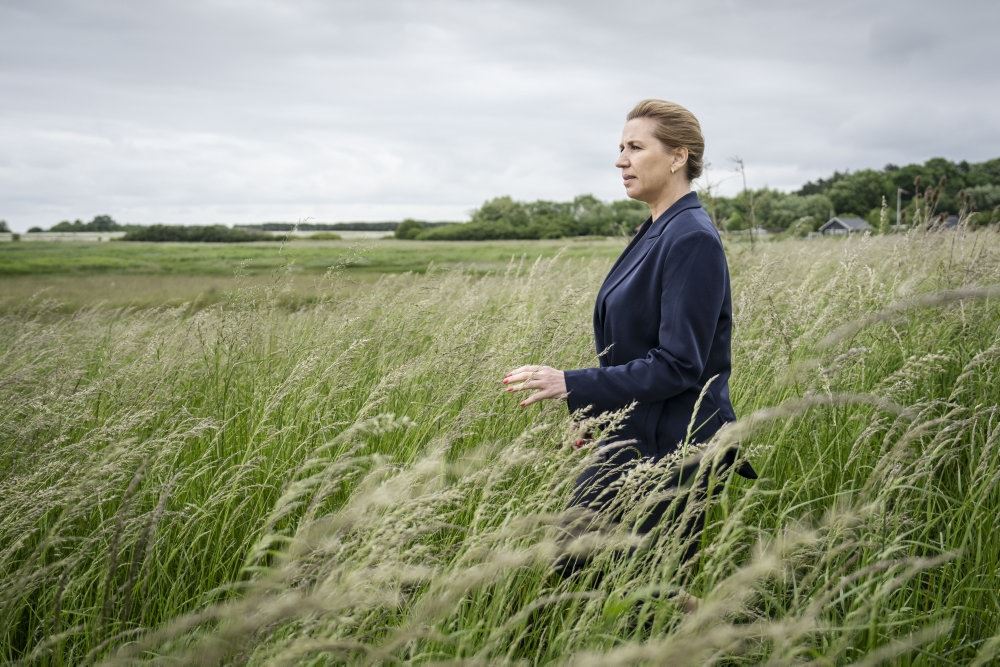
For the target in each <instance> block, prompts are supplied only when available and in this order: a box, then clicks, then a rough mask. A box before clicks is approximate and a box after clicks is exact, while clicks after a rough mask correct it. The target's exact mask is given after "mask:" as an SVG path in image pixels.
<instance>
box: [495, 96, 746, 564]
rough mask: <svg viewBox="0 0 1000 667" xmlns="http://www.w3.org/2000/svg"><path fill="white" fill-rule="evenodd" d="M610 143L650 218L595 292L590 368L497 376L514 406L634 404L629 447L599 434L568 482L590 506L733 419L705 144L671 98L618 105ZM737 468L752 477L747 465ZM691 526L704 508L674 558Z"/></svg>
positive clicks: (726, 292) (696, 528) (653, 519)
mask: <svg viewBox="0 0 1000 667" xmlns="http://www.w3.org/2000/svg"><path fill="white" fill-rule="evenodd" d="M618 149H619V155H618V159H617V161H616V162H615V166H616V167H618V168H619V169H621V173H622V181H623V185H624V187H625V192H626V194H628V196H629V197H631V198H632V199H637V200H639V201H642V202H644V203H646V204H647V205H648V206H649V213H650V215H649V218H648V219H647V220H646V221H645V222H644V223H643V224H642V226H641V227H640V228H639V231H638V232H637V233H636V235H635V237H634V238H633V239H632V240H631V242H630V243H629V244H628V246H627V247H626V248H625V251H624V252H622V254H621V256H620V257H619V258H618V260H617V261H616V262H615V264H614V266H613V267H612V268H611V271H610V273H608V276H607V278H605V280H604V284H603V285H602V286H601V288H600V290H599V291H598V293H597V302H596V304H595V306H594V338H595V343H596V347H597V352H598V355H599V356H600V366H599V367H598V368H582V369H576V370H566V371H561V370H557V369H555V368H551V367H549V366H543V365H528V366H521V367H520V368H516V369H514V370H512V371H510V372H509V373H507V375H506V376H505V377H504V378H503V383H504V384H505V385H507V387H506V391H524V390H535V391H534V393H532V394H531V395H530V396H528V397H527V398H525V399H524V400H522V401H521V403H520V404H521V406H522V407H524V406H528V405H531V404H532V403H535V402H537V401H540V400H544V399H552V398H565V399H566V402H567V405H568V407H569V409H570V410H571V411H577V410H581V411H583V414H587V415H596V414H599V413H603V412H609V411H613V410H618V409H620V408H623V407H625V406H627V405H629V404H630V403H632V402H633V401H635V402H636V405H635V406H634V408H633V410H632V412H631V413H630V414H629V415H628V417H627V419H626V420H625V421H624V423H623V425H622V426H621V427H620V429H619V430H618V431H617V432H616V433H615V434H614V435H615V439H616V440H625V441H632V445H631V446H628V447H621V446H615V447H608V446H607V442H605V443H599V444H600V445H602V446H601V455H600V457H599V460H598V462H597V463H596V464H594V465H593V466H591V467H590V468H588V469H587V470H586V471H584V472H583V474H581V475H580V477H579V478H578V479H577V482H576V490H575V493H574V496H573V501H572V504H573V505H581V506H586V507H589V508H591V509H594V510H598V511H600V510H602V509H605V508H606V507H607V506H608V505H609V504H610V503H611V502H612V501H613V500H614V493H615V490H616V489H617V485H613V484H612V482H614V480H615V479H617V478H618V477H620V476H621V474H622V473H623V472H624V471H625V470H627V469H628V467H629V466H630V465H632V464H634V463H636V462H637V461H638V460H640V459H641V458H648V459H652V460H657V459H660V458H661V457H663V456H664V455H666V454H669V453H670V452H673V451H675V450H676V449H677V448H678V446H679V444H680V443H682V442H684V441H685V440H686V439H687V440H688V441H689V442H704V441H706V440H708V439H709V438H711V437H712V435H713V434H714V433H715V432H716V431H717V430H718V429H719V428H721V427H722V425H723V424H725V423H727V422H731V421H734V420H735V419H736V415H735V413H734V412H733V406H732V404H731V402H730V400H729V374H730V335H731V332H732V302H731V297H730V285H729V270H728V266H727V264H726V257H725V253H724V251H723V247H722V241H721V239H720V237H719V234H718V231H717V230H716V229H715V226H714V225H713V224H712V221H711V219H710V218H709V216H708V214H707V213H706V212H705V209H703V208H702V207H701V203H700V202H699V200H698V196H697V195H696V194H695V193H694V192H692V191H691V181H692V180H694V179H695V178H697V177H698V176H700V175H701V172H702V160H703V156H704V152H705V142H704V138H703V137H702V134H701V127H700V125H699V124H698V120H697V119H696V118H695V117H694V115H693V114H692V113H691V112H690V111H688V110H687V109H685V108H684V107H682V106H680V105H679V104H675V103H673V102H666V101H663V100H644V101H642V102H640V103H639V104H637V105H636V106H635V108H634V109H632V110H631V111H630V112H629V113H628V115H627V117H626V123H625V128H624V130H623V132H622V140H621V144H620V145H619V147H618ZM605 350H606V352H605ZM713 378H714V379H713ZM706 384H707V385H708V386H707V389H705V394H704V397H703V398H702V401H701V403H700V405H699V406H698V408H697V413H696V414H695V403H696V402H697V400H698V396H699V394H700V393H701V392H702V390H703V388H705V386H706ZM692 417H694V421H693V422H692ZM689 424H693V426H692V429H691V433H690V437H689V438H688V435H689V434H688V430H689ZM735 459H736V450H735V449H731V450H729V451H728V452H726V454H725V456H724V457H723V458H722V460H721V469H725V468H728V467H729V466H731V465H732V464H733V462H734V461H735ZM737 472H738V473H740V474H741V475H743V476H744V477H747V478H750V479H755V478H756V477H757V475H756V473H755V472H754V470H753V468H752V467H750V465H749V464H747V463H743V464H742V465H741V466H739V467H738V468H737ZM675 477H676V475H675ZM699 482H700V484H701V485H704V484H705V483H706V482H707V479H703V480H700V481H699ZM674 483H676V479H675V480H674ZM668 507H669V502H661V503H659V504H658V505H656V506H655V507H654V508H653V509H652V511H650V512H649V513H648V514H646V516H645V517H644V519H643V521H642V523H641V524H640V525H639V526H638V527H637V531H638V532H640V533H645V532H648V531H649V530H651V529H652V528H653V527H654V526H655V525H657V523H659V522H661V520H662V519H663V517H664V514H665V512H666V510H667V509H668ZM675 508H676V505H675ZM671 520H675V519H674V518H673V517H671ZM703 525H704V511H696V512H694V514H693V516H691V519H690V521H689V523H688V524H687V525H685V526H684V527H683V529H682V531H681V537H682V538H683V539H688V540H689V541H690V544H689V546H688V548H687V550H686V552H685V555H684V557H685V559H689V558H691V557H692V556H693V555H694V553H695V552H696V550H697V544H698V537H699V533H700V531H701V529H702V527H703ZM582 564H583V561H581V560H579V559H565V560H563V561H561V564H560V565H558V568H559V569H560V570H561V572H562V573H563V574H564V575H568V574H571V573H572V572H574V571H576V570H577V569H579V567H580V566H582Z"/></svg>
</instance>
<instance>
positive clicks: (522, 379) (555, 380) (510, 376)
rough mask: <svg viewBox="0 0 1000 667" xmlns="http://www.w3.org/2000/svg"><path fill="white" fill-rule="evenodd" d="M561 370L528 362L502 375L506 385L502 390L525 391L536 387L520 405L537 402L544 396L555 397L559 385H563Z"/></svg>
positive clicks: (557, 393) (558, 392) (558, 391)
mask: <svg viewBox="0 0 1000 667" xmlns="http://www.w3.org/2000/svg"><path fill="white" fill-rule="evenodd" d="M561 377H562V373H561V371H556V370H555V369H553V368H550V367H549V366H541V365H537V364H528V365H525V366H519V367H518V368H515V369H514V370H512V371H510V372H509V373H507V375H505V376H504V378H503V380H502V382H503V383H504V384H505V385H507V386H506V387H504V391H507V392H511V391H525V390H528V389H537V390H538V391H536V392H535V393H533V394H531V395H530V396H528V397H527V398H525V399H524V400H523V401H521V403H520V406H521V407H522V408H523V407H527V406H529V405H531V404H532V403H537V402H538V401H541V400H543V399H546V398H556V397H557V396H559V395H560V393H561V390H560V387H562V386H563V382H562V380H561Z"/></svg>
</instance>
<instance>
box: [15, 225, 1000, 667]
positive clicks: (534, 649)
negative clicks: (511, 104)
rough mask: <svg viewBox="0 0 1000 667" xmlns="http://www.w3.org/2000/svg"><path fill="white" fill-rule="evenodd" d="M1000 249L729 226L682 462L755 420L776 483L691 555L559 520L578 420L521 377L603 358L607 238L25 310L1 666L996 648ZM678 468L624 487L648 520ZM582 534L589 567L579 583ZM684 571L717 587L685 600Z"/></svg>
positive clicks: (947, 654) (667, 544) (762, 459)
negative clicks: (563, 248) (723, 408)
mask: <svg viewBox="0 0 1000 667" xmlns="http://www.w3.org/2000/svg"><path fill="white" fill-rule="evenodd" d="M998 248H1000V244H997V236H996V234H995V233H991V232H979V233H975V234H972V233H964V232H963V233H955V234H951V233H949V234H910V235H908V236H894V237H877V238H852V239H848V240H825V239H824V240H819V241H809V242H797V241H787V242H782V243H776V244H765V245H758V246H757V247H756V248H755V249H752V250H751V249H750V248H733V249H731V250H730V257H729V259H730V267H731V271H732V275H733V287H734V313H735V339H734V350H733V357H734V373H733V377H732V381H731V391H732V397H733V399H734V403H735V406H736V410H737V414H738V415H739V416H740V417H741V420H740V421H739V422H737V423H736V424H734V425H731V426H730V427H727V428H726V429H723V431H721V432H720V434H719V437H718V438H717V440H716V441H715V442H713V443H710V444H709V445H708V446H706V447H702V448H691V449H690V451H685V452H683V454H684V455H691V454H693V455H695V456H698V455H701V456H702V457H703V458H702V462H703V464H707V462H708V461H709V460H710V459H711V454H713V453H714V452H715V451H717V450H716V449H715V447H716V446H717V445H719V444H721V443H724V442H727V441H728V442H732V441H736V440H739V441H740V442H741V443H742V451H743V452H744V453H746V454H747V455H748V456H749V458H750V459H751V460H752V462H753V464H754V466H755V467H756V468H757V470H758V471H760V472H761V474H762V477H761V479H759V480H757V481H756V482H754V483H750V482H748V481H746V480H743V479H740V478H731V479H728V478H727V479H720V480H717V482H718V484H719V493H718V495H716V496H715V497H714V498H713V499H712V500H711V501H710V503H709V507H708V510H709V520H708V525H707V528H706V530H705V531H704V534H703V536H702V549H701V551H700V553H699V555H698V557H697V558H696V559H694V560H693V561H692V562H689V563H686V564H685V565H683V566H680V565H679V563H680V562H681V558H680V555H681V553H682V550H683V545H682V544H681V543H680V540H679V539H678V538H677V535H676V533H675V531H673V530H671V526H662V527H660V529H658V530H656V531H654V532H653V533H652V534H650V535H647V536H642V537H639V536H636V535H632V534H631V533H630V531H629V530H628V526H629V525H630V524H629V522H627V521H626V522H624V523H623V524H622V525H621V526H611V527H608V526H602V525H601V524H600V523H599V519H598V520H594V521H592V519H593V517H579V516H574V515H573V514H572V513H568V512H566V511H564V507H565V504H566V500H567V498H568V496H569V493H570V490H571V485H572V481H573V479H574V478H575V475H576V474H577V473H578V472H579V471H580V470H581V469H582V467H583V466H585V465H586V464H587V462H588V461H589V460H590V457H591V456H593V454H594V452H593V451H591V450H590V449H589V448H583V449H581V450H576V449H574V448H573V447H572V443H573V441H574V439H575V438H576V435H577V433H578V432H579V429H580V428H581V426H580V425H579V424H575V423H573V422H571V420H570V418H569V416H568V415H567V414H566V410H565V407H564V404H561V403H559V402H554V401H547V402H543V403H542V404H541V405H540V406H532V407H530V408H528V409H520V408H518V407H517V399H515V398H513V397H512V396H510V395H508V394H505V393H504V392H502V391H501V388H500V387H501V385H500V383H499V380H500V378H501V377H502V374H503V372H504V371H506V370H508V369H509V368H512V367H514V366H515V365H520V364H522V363H528V362H540V363H548V364H551V365H553V366H556V367H562V368H574V367H580V366H584V365H592V364H594V363H596V360H595V358H594V354H593V347H592V340H591V328H590V313H591V308H592V304H593V297H594V293H595V291H596V289H597V287H598V285H599V283H600V280H601V279H602V278H603V276H604V274H605V272H606V271H607V269H608V266H609V262H606V261H603V260H593V259H585V258H567V257H563V256H556V257H553V258H545V259H539V260H537V261H535V262H533V263H532V262H526V261H524V260H521V261H516V260H515V261H512V262H511V263H510V264H509V265H508V266H507V267H506V269H505V270H503V271H499V272H496V273H491V274H488V275H485V276H473V275H469V274H467V273H462V272H455V271H440V270H438V271H435V270H430V271H428V272H426V273H425V274H423V275H414V274H396V275H386V276H384V277H382V278H380V279H379V280H378V281H377V282H375V283H374V284H373V285H371V286H370V287H366V288H365V289H363V290H359V291H357V292H356V293H353V294H350V295H347V296H345V295H344V294H343V292H342V291H333V290H331V291H330V292H329V294H330V295H335V296H329V297H324V298H319V299H316V300H314V301H312V302H310V303H308V304H303V305H301V307H298V306H296V305H295V303H296V302H295V301H294V300H293V301H289V300H288V299H285V298H283V289H284V286H285V284H286V283H285V282H284V279H283V278H281V277H280V276H276V277H275V279H274V281H273V283H272V284H269V285H264V286H261V284H260V283H259V282H257V283H254V284H253V285H251V286H248V287H247V288H246V289H244V290H242V291H239V292H237V293H236V296H235V297H232V298H230V297H227V298H226V299H224V300H223V302H221V303H218V304H213V305H210V306H209V307H206V308H203V309H200V310H198V309H193V308H190V307H184V306H182V307H169V308H167V307H165V308H159V309H134V308H124V309H114V308H106V307H104V308H102V307H94V308H85V309H81V310H77V311H76V312H73V313H71V314H65V313H63V312H61V311H60V310H59V309H58V304H53V303H51V302H39V301H26V302H25V303H24V304H23V305H22V306H21V307H20V308H8V310H7V311H5V313H4V315H2V319H0V341H2V342H0V377H2V378H3V381H2V384H0V405H2V406H3V407H2V410H0V443H2V449H0V471H2V473H0V474H2V477H0V485H2V487H0V578H2V583H3V585H2V586H0V658H2V659H4V660H8V661H24V662H26V663H38V664H55V665H62V664H78V663H81V662H99V661H107V662H109V663H130V662H133V661H145V660H153V661H158V660H168V659H169V660H175V661H178V660H179V661H180V662H181V663H201V664H217V663H219V662H232V663H249V664H340V663H343V662H378V663H393V662H408V661H414V662H449V661H456V660H457V661H462V662H470V663H491V664H495V663H498V662H500V663H502V662H508V661H509V662H518V661H526V662H531V663H534V662H547V661H557V662H566V663H570V664H602V665H603V664H616V663H635V662H651V663H663V664H709V663H725V664H743V663H761V662H770V663H772V664H787V663H790V662H797V661H810V660H812V661H817V662H819V663H821V664H844V663H853V662H857V663H860V664H872V665H874V664H884V663H886V662H889V663H896V664H941V663H944V664H948V663H963V664H964V663H974V664H988V663H990V662H991V661H993V660H996V659H998V656H1000V630H998V627H1000V607H998V604H997V594H996V592H997V591H998V590H1000V556H998V554H1000V533H998V530H997V527H998V523H997V516H998V513H1000V489H998V480H1000V410H998V404H1000V400H998V399H1000V373H998V371H997V369H998V368H1000V364H998V363H997V360H998V357H1000V336H998V327H1000V304H998V299H997V296H998V294H997V291H996V288H995V287H994V286H995V285H996V284H997V283H998V282H1000V280H998V278H1000V250H998ZM290 304H291V305H290ZM617 417H620V415H617ZM594 426H595V427H596V428H600V427H601V426H602V424H601V423H595V424H594ZM674 464H676V461H673V460H670V461H667V460H665V461H662V462H660V463H658V464H656V465H648V466H643V467H640V468H638V469H637V470H636V471H635V472H634V474H632V475H630V476H628V477H627V478H626V479H624V480H623V482H622V483H623V484H624V486H625V489H624V492H623V493H622V494H620V497H621V498H623V499H624V500H623V502H624V506H623V509H624V510H625V512H626V517H627V518H631V519H637V518H638V517H640V516H641V515H642V513H643V511H644V510H645V508H646V507H648V504H647V503H644V502H642V501H640V502H631V501H630V500H629V499H643V498H645V499H648V498H650V497H652V496H654V495H657V494H663V493H665V492H666V491H664V489H663V488H662V482H663V480H664V479H665V478H666V476H667V475H668V474H669V471H670V469H671V465H674ZM574 522H575V523H574ZM580 526H585V527H589V528H593V529H594V530H587V531H581V530H580V529H579V528H580ZM625 545H634V546H637V547H638V550H637V551H636V553H635V555H634V556H633V557H631V558H628V559H623V558H620V557H618V556H617V554H619V553H620V552H621V549H622V547H624V546H625ZM565 551H575V552H584V551H589V552H591V553H593V555H594V564H593V566H592V567H591V568H589V569H587V570H584V571H583V572H581V573H580V574H579V575H577V576H574V577H573V578H570V579H568V580H561V579H558V578H557V577H554V576H552V575H551V574H550V573H549V564H550V563H551V562H552V560H553V559H554V558H555V557H556V556H557V555H558V554H560V553H563V552H565ZM597 569H603V570H604V571H605V572H606V575H605V576H604V577H603V579H601V580H600V583H599V584H596V583H595V582H596V579H595V578H594V574H595V572H596V570H597ZM681 584H683V585H684V586H686V587H687V589H688V590H690V591H692V592H693V593H695V594H697V595H699V596H701V597H702V598H703V604H702V605H701V606H700V608H699V610H698V611H697V612H696V613H694V614H684V613H682V611H681V610H680V609H679V608H678V606H677V605H676V604H675V602H674V601H673V598H671V597H669V596H667V595H664V593H666V592H668V591H670V590H671V589H673V588H674V587H675V586H678V585H681Z"/></svg>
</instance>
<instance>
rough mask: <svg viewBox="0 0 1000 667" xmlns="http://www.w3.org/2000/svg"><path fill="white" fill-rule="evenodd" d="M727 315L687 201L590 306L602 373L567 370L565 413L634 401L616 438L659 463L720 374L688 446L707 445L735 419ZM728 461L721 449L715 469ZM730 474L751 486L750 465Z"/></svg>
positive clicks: (643, 241) (635, 245)
mask: <svg viewBox="0 0 1000 667" xmlns="http://www.w3.org/2000/svg"><path fill="white" fill-rule="evenodd" d="M732 312H733V310H732V298H731V295H730V287H729V268H728V266H727V264H726V255H725V252H724V251H723V248H722V239H721V238H720V237H719V232H718V231H717V230H716V229H715V225H713V224H712V221H711V219H710V218H709V216H708V213H706V212H705V209H704V208H702V206H701V202H700V201H699V199H698V195H697V194H695V193H694V192H688V193H687V194H685V195H684V196H683V197H681V198H680V199H678V200H677V201H676V202H674V204H673V205H671V206H670V208H668V209H667V210H666V211H664V212H663V214H662V215H660V216H659V217H658V218H657V219H656V220H652V219H651V218H647V220H646V222H644V223H643V225H642V227H641V228H640V229H639V231H638V233H636V235H635V237H633V239H632V240H631V242H630V243H629V244H628V246H627V247H626V248H625V250H624V252H622V254H621V256H620V257H619V258H618V260H617V261H616V262H615V264H614V266H612V267H611V271H610V272H609V273H608V276H607V278H605V279H604V284H603V285H601V289H600V290H599V291H598V293H597V302H596V303H595V305H594V339H595V343H596V348H597V353H598V355H599V359H600V367H599V368H581V369H575V370H567V371H565V379H566V389H567V391H568V396H567V397H566V402H567V405H568V406H569V409H570V410H573V411H576V410H583V411H584V414H590V415H593V414H598V413H601V412H608V411H611V410H617V409H619V408H622V407H624V406H626V405H628V404H629V403H631V402H632V401H633V400H635V401H637V404H636V406H635V407H634V409H633V411H632V413H631V415H630V416H629V418H628V419H627V420H626V421H625V423H624V425H623V426H622V427H621V430H620V431H619V432H618V433H617V434H616V435H617V437H619V438H628V439H633V438H634V439H635V440H636V441H637V443H636V445H635V446H636V447H637V448H638V449H639V451H640V452H641V453H642V455H643V456H652V457H654V458H660V457H662V456H663V455H665V454H667V453H669V452H672V451H674V450H676V449H677V447H678V446H679V444H680V443H682V442H683V441H684V439H685V437H686V435H687V431H688V423H689V422H690V421H691V416H692V414H693V412H694V405H695V401H696V400H697V399H698V395H699V393H700V392H701V389H702V387H703V386H704V385H705V383H707V382H708V380H709V378H711V377H712V376H713V375H718V377H716V378H715V379H714V380H713V381H712V383H711V384H710V385H709V387H708V390H707V392H706V394H705V397H704V398H703V399H702V403H701V406H700V407H699V410H698V414H697V415H695V421H694V426H693V427H692V436H691V442H704V441H706V440H708V439H709V438H711V437H712V435H713V434H714V433H715V432H716V431H717V430H719V428H721V427H722V425H723V424H724V423H726V422H731V421H735V420H736V413H735V412H734V411H733V406H732V403H731V402H730V400H729V375H730V371H731V364H730V338H731V336H732V326H733V318H732ZM605 350H606V351H605ZM602 352H604V354H602ZM736 454H737V452H736V450H735V449H731V450H729V451H728V452H727V453H726V456H725V457H724V459H723V462H724V463H725V464H726V465H731V464H732V462H733V460H734V459H735V457H736ZM737 472H738V473H739V474H741V475H743V476H744V477H747V478H750V479H756V478H757V473H756V472H755V471H754V470H753V468H752V467H751V466H750V465H749V464H748V463H743V464H742V465H740V466H739V467H738V468H737Z"/></svg>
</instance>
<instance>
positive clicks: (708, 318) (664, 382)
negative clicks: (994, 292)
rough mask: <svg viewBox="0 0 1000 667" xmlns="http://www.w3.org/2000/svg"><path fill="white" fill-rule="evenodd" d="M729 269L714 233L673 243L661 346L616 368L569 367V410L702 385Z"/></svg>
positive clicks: (664, 284) (655, 397) (613, 405)
mask: <svg viewBox="0 0 1000 667" xmlns="http://www.w3.org/2000/svg"><path fill="white" fill-rule="evenodd" d="M726 272H727V268H726V257H725V253H724V251H723V248H722V244H721V243H720V242H719V240H718V239H717V238H716V237H715V236H713V235H712V234H711V233H710V232H707V231H702V230H699V231H695V232H691V233H689V234H687V235H685V236H682V237H680V238H678V239H677V240H676V241H674V243H673V245H672V246H671V247H670V249H669V250H668V251H667V255H666V257H665V259H664V266H663V272H662V276H663V277H662V280H661V284H660V285H659V290H660V327H659V331H658V344H657V345H656V347H654V348H653V349H651V350H650V351H649V352H648V353H647V354H646V356H645V357H642V358H640V359H633V360H632V361H629V362H627V363H624V364H621V365H618V366H606V367H603V368H581V369H575V370H568V371H565V372H564V373H565V380H566V390H567V392H568V395H567V397H566V402H567V405H568V406H569V409H570V410H571V411H576V410H580V409H583V408H587V407H588V406H592V407H593V411H594V412H596V413H600V412H607V411H610V410H617V409H619V408H622V407H624V406H626V405H628V404H629V403H631V402H632V401H633V400H635V401H640V402H652V401H662V400H665V399H668V398H670V397H671V396H676V395H677V394H680V393H681V392H683V391H685V390H687V389H690V388H692V387H697V386H699V382H698V381H699V378H701V375H702V372H703V371H704V369H705V364H706V363H707V360H708V355H709V351H710V349H711V346H712V340H713V339H714V337H715V329H716V327H717V325H718V322H719V315H720V313H721V312H722V305H723V300H724V299H725V291H726Z"/></svg>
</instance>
